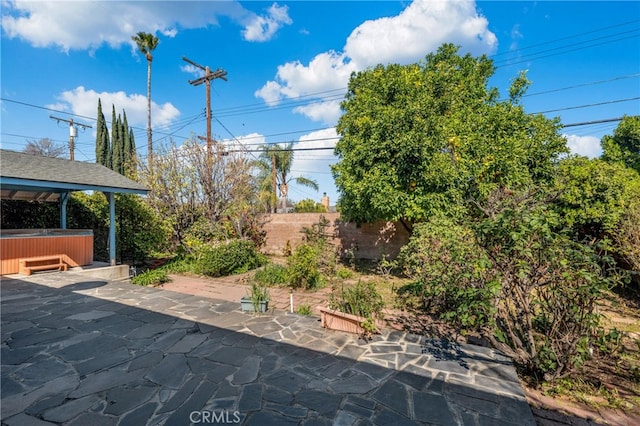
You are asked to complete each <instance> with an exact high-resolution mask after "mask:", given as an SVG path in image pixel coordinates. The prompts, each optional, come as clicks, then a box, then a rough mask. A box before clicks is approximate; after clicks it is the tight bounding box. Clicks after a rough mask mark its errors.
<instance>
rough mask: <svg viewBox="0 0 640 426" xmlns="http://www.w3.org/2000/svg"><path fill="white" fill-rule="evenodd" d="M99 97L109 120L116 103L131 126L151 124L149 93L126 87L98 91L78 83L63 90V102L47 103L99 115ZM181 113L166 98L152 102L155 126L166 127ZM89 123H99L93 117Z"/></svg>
mask: <svg viewBox="0 0 640 426" xmlns="http://www.w3.org/2000/svg"><path fill="white" fill-rule="evenodd" d="M98 98H100V101H101V103H102V112H103V113H104V117H105V119H106V120H107V121H109V122H110V121H111V105H114V106H115V109H116V115H117V114H122V110H124V111H126V113H127V122H128V123H129V126H133V127H140V128H146V127H147V97H146V96H145V95H140V94H126V93H125V92H122V91H120V92H101V93H98V92H96V91H95V90H86V89H85V88H84V87H83V86H78V87H76V88H75V89H73V90H68V91H65V92H62V93H61V94H60V95H58V97H57V99H58V101H59V102H58V103H57V104H55V105H53V106H47V107H50V108H53V109H57V110H62V111H69V112H71V113H73V114H76V115H80V116H85V117H96V115H97V111H98V110H97V108H98ZM179 116H180V111H178V109H177V108H176V107H174V106H173V105H172V104H171V103H169V102H166V103H164V104H162V105H159V104H157V103H155V102H153V101H152V102H151V126H152V128H164V127H166V126H168V125H169V124H171V123H172V122H174V121H175V120H177V119H178V117H179ZM89 124H90V125H92V126H95V121H90V122H89Z"/></svg>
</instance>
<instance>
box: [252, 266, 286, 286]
mask: <svg viewBox="0 0 640 426" xmlns="http://www.w3.org/2000/svg"><path fill="white" fill-rule="evenodd" d="M253 279H254V280H255V281H257V282H259V283H261V284H265V285H268V286H281V285H287V284H288V283H289V270H288V269H287V267H286V266H282V265H278V264H275V263H268V264H267V265H265V267H264V268H262V269H258V270H257V271H256V272H255V274H254V275H253Z"/></svg>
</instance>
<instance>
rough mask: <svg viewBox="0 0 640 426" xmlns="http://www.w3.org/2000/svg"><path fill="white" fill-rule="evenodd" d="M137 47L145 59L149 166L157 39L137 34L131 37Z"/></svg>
mask: <svg viewBox="0 0 640 426" xmlns="http://www.w3.org/2000/svg"><path fill="white" fill-rule="evenodd" d="M131 39H132V40H133V41H135V42H136V44H137V45H138V50H140V53H142V54H143V55H144V56H145V58H147V152H148V157H147V161H149V164H151V156H152V155H153V141H152V138H151V62H152V61H153V55H152V54H151V52H153V51H154V50H155V49H156V47H158V37H156V36H155V35H153V34H149V33H143V32H139V33H138V34H136V35H134V36H132V37H131Z"/></svg>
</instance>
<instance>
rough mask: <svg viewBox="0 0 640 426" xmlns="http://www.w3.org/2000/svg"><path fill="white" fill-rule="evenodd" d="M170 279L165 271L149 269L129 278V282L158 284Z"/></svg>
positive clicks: (148, 284) (144, 284) (142, 284)
mask: <svg viewBox="0 0 640 426" xmlns="http://www.w3.org/2000/svg"><path fill="white" fill-rule="evenodd" d="M169 281H171V280H170V279H169V276H168V275H167V273H166V272H165V271H164V270H162V269H149V270H147V271H144V272H143V273H141V274H139V275H136V276H135V277H133V278H131V283H132V284H135V285H141V286H145V287H146V286H152V287H153V286H158V285H160V284H164V283H168V282H169Z"/></svg>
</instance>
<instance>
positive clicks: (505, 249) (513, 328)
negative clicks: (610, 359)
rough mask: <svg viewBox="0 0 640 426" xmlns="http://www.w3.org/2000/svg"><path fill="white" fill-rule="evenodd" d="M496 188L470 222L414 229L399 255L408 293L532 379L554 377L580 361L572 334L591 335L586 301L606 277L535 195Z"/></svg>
mask: <svg viewBox="0 0 640 426" xmlns="http://www.w3.org/2000/svg"><path fill="white" fill-rule="evenodd" d="M502 195H505V194H502ZM506 195H507V196H505V197H503V196H500V197H497V196H496V197H493V198H490V199H489V201H488V203H487V205H485V206H483V207H482V211H483V212H484V213H486V217H485V218H484V219H480V220H478V221H476V222H470V223H468V224H466V225H465V224H456V223H453V222H451V221H448V220H446V219H434V220H432V221H431V222H429V223H426V224H423V225H419V226H416V229H415V232H414V235H413V236H412V238H411V242H410V243H409V245H408V247H407V248H406V249H405V250H404V251H403V253H402V256H401V258H402V261H403V262H402V264H403V266H404V269H405V271H406V272H407V274H408V275H409V276H410V277H412V278H413V279H414V283H413V285H411V286H410V287H409V288H408V291H412V292H413V293H414V294H417V295H419V296H421V297H422V300H423V302H424V305H425V307H428V308H431V309H432V311H433V312H435V313H438V314H440V315H441V317H443V318H444V319H446V320H448V321H449V322H452V323H453V324H456V325H458V326H461V327H463V328H469V327H473V328H475V329H478V330H480V331H481V332H482V333H483V334H484V335H485V336H486V337H487V338H488V339H489V340H490V341H491V342H492V344H493V345H494V346H495V347H496V348H498V349H500V350H501V351H503V352H504V353H506V354H507V355H509V356H511V357H512V358H513V359H514V361H515V362H516V363H518V364H519V365H520V366H521V367H523V368H524V369H525V370H526V371H528V372H529V373H530V374H531V375H533V376H534V377H536V378H541V377H544V378H545V379H547V380H549V379H553V378H557V377H560V376H561V375H563V374H564V373H566V372H568V371H570V370H571V369H572V368H573V367H574V366H576V365H577V364H579V363H580V362H581V361H582V360H583V358H584V353H582V352H581V347H584V344H582V346H581V343H580V342H581V339H582V338H583V337H585V336H586V337H587V338H588V339H593V338H594V336H595V335H596V332H597V330H598V326H599V316H598V315H597V313H596V312H595V306H596V301H597V300H598V298H599V297H600V295H601V294H602V292H603V291H604V290H606V289H608V288H610V286H612V284H613V282H614V280H615V279H616V275H615V274H614V273H613V270H612V269H611V265H612V261H611V259H609V258H607V257H603V256H600V255H598V252H597V251H596V247H592V246H590V245H587V244H580V243H577V242H575V241H574V240H572V239H571V238H570V237H569V233H568V232H566V230H565V229H564V228H562V226H561V225H560V224H561V220H560V217H559V216H558V215H557V214H556V213H555V212H553V211H550V210H549V209H548V208H547V207H548V204H547V203H546V202H545V201H544V200H543V199H541V198H540V197H537V196H535V195H533V194H524V195H523V194H520V195H518V196H516V195H515V194H510V195H509V194H506ZM494 196H495V194H494ZM583 343H584V342H583ZM587 343H588V342H587Z"/></svg>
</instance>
